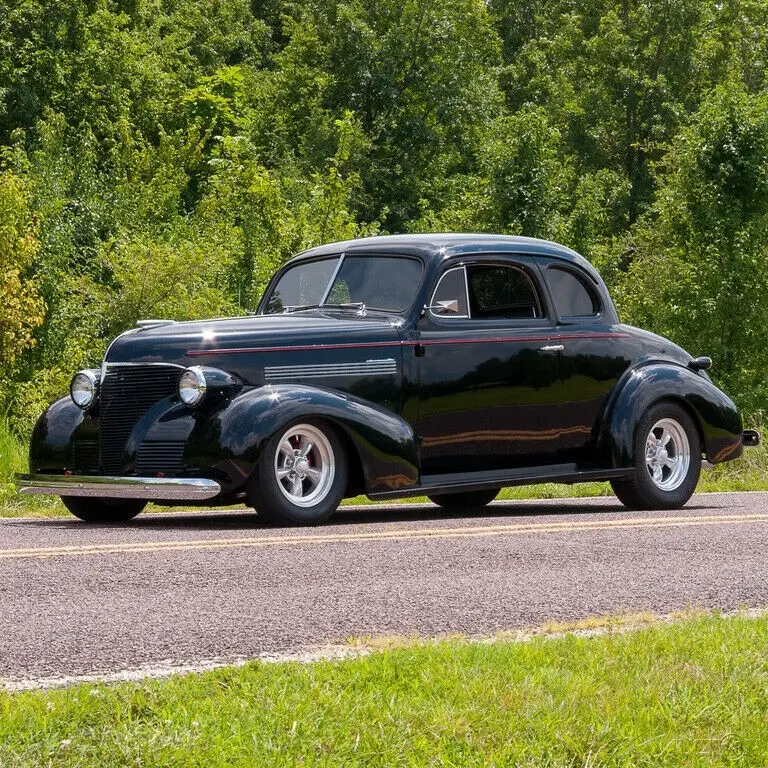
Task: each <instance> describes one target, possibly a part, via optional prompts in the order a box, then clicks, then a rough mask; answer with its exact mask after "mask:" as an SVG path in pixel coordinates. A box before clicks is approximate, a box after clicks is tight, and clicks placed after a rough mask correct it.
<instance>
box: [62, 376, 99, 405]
mask: <svg viewBox="0 0 768 768" xmlns="http://www.w3.org/2000/svg"><path fill="white" fill-rule="evenodd" d="M98 391H99V371H92V370H85V371H80V372H79V373H76V374H75V375H74V376H73V377H72V381H71V382H70V384H69V395H70V397H71V398H72V402H73V403H74V404H75V405H76V406H77V407H78V408H82V409H83V410H84V411H87V410H88V409H89V408H90V407H91V406H92V405H93V404H94V403H95V402H96V396H97V394H98Z"/></svg>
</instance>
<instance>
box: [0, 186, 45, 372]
mask: <svg viewBox="0 0 768 768" xmlns="http://www.w3.org/2000/svg"><path fill="white" fill-rule="evenodd" d="M39 248H40V243H39V241H38V239H37V229H36V223H35V220H34V217H33V213H32V210H31V207H30V199H29V191H28V189H27V186H26V184H25V182H24V180H23V179H22V178H20V177H18V176H15V175H14V174H12V173H4V174H2V175H0V296H2V297H3V300H2V302H0V381H2V378H4V376H5V375H7V372H9V371H12V370H13V366H14V363H15V362H16V359H17V358H18V357H19V355H21V353H22V352H24V350H25V349H28V348H29V347H31V346H33V344H34V338H33V336H32V332H33V330H34V329H35V327H36V326H38V325H40V323H41V322H42V320H43V315H42V313H43V304H42V302H41V300H40V297H39V294H38V287H37V284H36V282H35V281H34V280H32V279H30V278H29V273H30V272H31V268H32V265H33V262H34V259H35V257H36V255H37V252H38V250H39Z"/></svg>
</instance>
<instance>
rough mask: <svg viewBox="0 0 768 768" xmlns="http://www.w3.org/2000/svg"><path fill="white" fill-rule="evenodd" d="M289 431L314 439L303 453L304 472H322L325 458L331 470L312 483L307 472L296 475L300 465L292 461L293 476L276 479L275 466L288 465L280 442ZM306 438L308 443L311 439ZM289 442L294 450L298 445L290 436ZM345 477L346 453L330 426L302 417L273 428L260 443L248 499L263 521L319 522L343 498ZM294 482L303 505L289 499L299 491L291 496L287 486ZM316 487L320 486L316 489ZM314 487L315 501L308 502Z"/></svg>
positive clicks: (289, 522) (281, 470) (327, 515)
mask: <svg viewBox="0 0 768 768" xmlns="http://www.w3.org/2000/svg"><path fill="white" fill-rule="evenodd" d="M292 433H298V434H299V435H301V434H304V435H305V436H306V435H310V436H314V437H315V439H316V443H317V444H316V445H313V447H312V450H311V451H310V452H309V454H308V455H307V457H306V458H307V462H306V465H305V466H303V469H304V470H305V471H306V472H310V471H311V470H313V469H314V470H315V471H318V472H320V473H322V472H323V471H324V469H323V467H324V464H323V462H327V468H328V469H329V470H330V469H331V467H332V474H331V475H330V476H329V477H327V478H326V479H325V480H323V481H321V482H320V483H318V485H316V486H313V485H312V483H313V479H312V478H311V477H310V476H309V475H308V474H307V475H305V476H304V479H303V480H301V479H298V480H297V479H296V476H297V475H298V473H299V471H300V470H301V469H302V467H300V465H299V463H296V464H295V466H296V467H297V468H298V469H297V471H296V472H294V477H293V478H292V477H291V476H290V475H288V476H286V477H285V478H283V479H282V480H280V479H278V470H279V471H280V472H285V471H288V469H287V467H288V465H287V463H285V462H286V461H287V460H288V458H289V457H288V454H287V452H286V451H285V450H283V449H282V448H281V446H283V445H285V442H284V441H285V440H286V439H288V438H287V436H288V435H290V434H292ZM320 436H322V438H324V440H323V439H322V438H321V437H320ZM308 442H310V443H312V440H309V441H308ZM289 444H291V445H293V446H294V450H298V449H299V446H300V445H302V443H301V440H299V441H298V442H295V441H294V439H293V438H290V439H289ZM304 444H305V443H304ZM348 477H349V462H348V460H347V455H346V452H345V450H344V446H343V445H342V442H341V440H340V439H339V437H338V436H337V434H336V432H335V431H334V429H333V428H332V427H331V426H329V425H328V424H326V423H325V422H320V421H314V420H309V419H302V420H301V421H300V422H296V423H295V424H292V425H290V426H288V427H284V428H283V429H281V430H280V431H278V432H276V433H275V434H274V435H273V436H272V437H271V438H270V439H269V440H268V441H267V443H266V444H265V445H264V448H263V450H262V451H261V454H260V455H259V459H258V461H257V463H256V472H255V473H254V476H253V477H252V478H251V480H250V482H249V485H248V491H247V497H248V503H249V504H250V505H251V506H252V507H254V508H255V510H256V512H257V513H258V515H259V517H260V518H261V519H262V520H264V521H265V522H267V523H272V524H276V525H320V524H321V523H324V522H325V521H326V520H327V519H328V518H329V517H330V516H331V515H332V514H333V513H334V512H335V511H336V509H337V508H338V506H339V503H340V502H341V500H342V499H343V498H344V494H345V492H346V490H347V479H348ZM294 483H300V485H301V490H300V492H299V494H305V498H306V499H307V503H306V505H302V504H297V503H293V502H292V500H291V498H297V497H298V495H299V494H297V495H296V496H292V491H291V486H293V484H294ZM321 486H322V487H321ZM294 487H295V486H294ZM318 488H320V490H319V491H318ZM316 491H317V493H318V494H319V495H317V499H316V501H315V502H314V503H312V495H313V494H315V492H316Z"/></svg>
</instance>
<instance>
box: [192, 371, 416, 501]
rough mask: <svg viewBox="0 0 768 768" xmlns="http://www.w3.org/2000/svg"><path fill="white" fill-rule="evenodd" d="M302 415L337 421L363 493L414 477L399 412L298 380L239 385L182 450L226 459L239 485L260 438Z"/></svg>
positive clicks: (409, 435) (411, 446) (201, 459)
mask: <svg viewBox="0 0 768 768" xmlns="http://www.w3.org/2000/svg"><path fill="white" fill-rule="evenodd" d="M301 419H323V420H324V421H327V422H329V423H331V424H333V425H335V426H336V427H337V429H339V430H340V431H341V432H342V433H343V435H344V436H346V437H347V438H348V440H349V442H351V444H352V445H353V447H354V449H355V451H356V452H357V455H358V457H359V459H360V465H361V468H362V473H363V482H364V486H365V491H366V493H381V492H383V491H393V490H401V489H405V488H412V487H414V486H415V485H416V484H417V483H418V481H419V460H418V450H417V444H416V439H415V436H414V433H413V429H411V427H410V425H409V424H408V423H407V422H406V421H404V420H403V419H402V418H400V417H399V416H397V415H396V414H394V413H392V412H391V411H387V410H384V409H382V408H380V407H378V406H377V405H374V404H373V403H370V402H367V401H365V400H360V399H358V398H355V397H351V396H350V395H347V394H344V393H340V392H336V391H333V390H326V389H322V388H319V387H309V386H303V385H296V384H290V385H275V386H266V387H259V388H257V389H250V390H244V391H242V392H241V393H239V394H238V395H237V396H236V397H234V398H232V399H231V400H229V401H227V404H226V407H224V408H223V409H221V410H220V411H218V412H216V413H213V414H211V415H210V417H209V418H208V419H206V420H205V421H204V422H202V423H198V425H197V427H196V428H195V430H194V431H193V433H192V435H191V436H190V441H189V443H188V448H187V452H186V455H187V457H188V458H189V457H190V454H196V455H197V457H198V458H197V459H196V461H197V462H198V464H200V465H202V464H206V463H210V464H211V466H212V468H218V469H222V468H223V467H224V465H225V464H226V465H228V469H227V474H229V475H230V477H232V478H233V485H232V487H231V488H230V489H229V490H237V489H236V488H235V487H234V485H235V477H237V476H239V477H240V478H241V480H242V482H241V483H240V485H244V484H245V481H246V480H247V478H248V477H250V476H251V474H252V473H253V471H254V469H255V466H256V461H257V460H258V457H259V454H260V452H261V450H262V449H263V447H264V444H265V443H266V442H267V440H269V438H270V437H271V436H272V435H274V434H275V432H277V431H278V430H280V429H282V428H284V427H286V426H287V425H289V424H292V423H295V422H297V421H300V420H301Z"/></svg>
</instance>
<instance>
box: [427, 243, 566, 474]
mask: <svg viewBox="0 0 768 768" xmlns="http://www.w3.org/2000/svg"><path fill="white" fill-rule="evenodd" d="M540 281H541V277H540V272H539V270H538V269H537V267H536V264H535V263H534V261H533V259H531V258H530V257H526V256H514V255H510V256H504V257H499V256H494V257H493V258H470V259H465V260H463V261H462V262H459V263H456V262H454V263H450V262H449V263H447V264H446V265H445V267H444V269H443V271H442V273H441V275H440V276H439V277H438V279H437V281H436V284H435V289H434V291H433V294H432V298H431V300H430V302H429V305H428V307H426V308H425V312H424V315H423V317H422V319H421V321H420V324H419V328H418V347H417V354H419V355H420V357H419V362H418V381H419V384H418V409H417V410H418V414H417V418H416V423H415V424H414V427H415V430H416V433H417V435H418V436H419V438H420V441H421V456H422V472H423V474H425V475H432V474H442V473H448V472H472V471H482V470H496V469H505V468H514V467H521V466H538V465H541V464H547V463H552V462H554V461H556V459H557V450H558V440H557V433H558V416H559V415H558V411H559V409H558V407H557V406H558V404H559V401H560V396H561V384H560V379H559V373H558V359H557V351H558V350H557V341H556V340H555V339H554V337H555V336H556V328H555V321H554V316H553V314H552V312H551V308H550V306H549V302H548V300H547V295H546V292H545V291H543V290H542V287H541V282H540Z"/></svg>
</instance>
